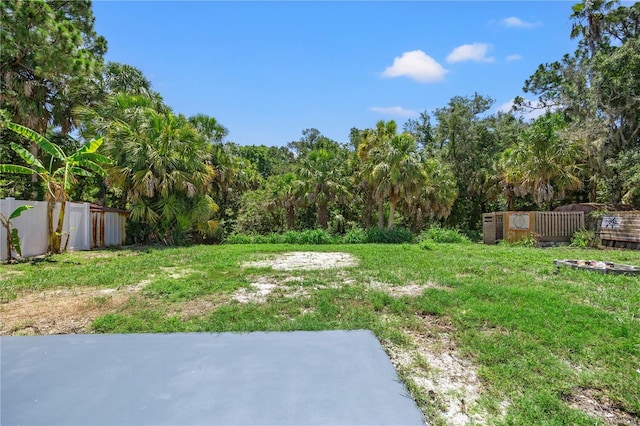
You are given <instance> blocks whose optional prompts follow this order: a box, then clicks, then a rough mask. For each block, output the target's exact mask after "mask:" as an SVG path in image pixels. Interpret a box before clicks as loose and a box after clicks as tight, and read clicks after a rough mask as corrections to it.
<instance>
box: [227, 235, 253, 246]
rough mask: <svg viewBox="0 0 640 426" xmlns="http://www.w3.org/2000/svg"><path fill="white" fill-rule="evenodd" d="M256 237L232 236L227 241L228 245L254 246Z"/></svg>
mask: <svg viewBox="0 0 640 426" xmlns="http://www.w3.org/2000/svg"><path fill="white" fill-rule="evenodd" d="M254 240H255V236H253V235H247V234H231V235H229V236H227V238H226V239H225V243H227V244H253V242H254Z"/></svg>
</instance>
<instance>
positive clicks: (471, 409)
mask: <svg viewBox="0 0 640 426" xmlns="http://www.w3.org/2000/svg"><path fill="white" fill-rule="evenodd" d="M421 323H422V324H421V326H420V328H419V330H415V329H406V328H405V329H404V330H403V331H404V333H405V334H406V335H407V337H408V338H409V339H410V341H411V345H409V347H408V348H405V347H399V346H396V345H393V344H386V345H385V346H386V347H387V350H388V352H389V356H390V358H391V361H392V362H393V364H394V365H395V366H396V368H398V369H399V370H402V371H404V372H406V373H407V374H408V376H409V380H411V381H413V383H414V384H415V385H416V386H417V387H418V388H419V389H421V391H422V392H423V393H424V394H426V395H429V399H430V400H431V402H432V404H434V407H432V409H428V408H425V407H423V409H424V411H425V412H427V413H436V414H435V415H436V416H437V417H438V419H429V421H430V422H431V421H434V420H435V421H436V422H435V423H437V421H442V422H444V423H445V424H448V425H467V424H486V423H487V419H488V418H489V417H490V416H489V414H488V413H486V412H484V411H482V410H481V409H480V408H479V407H478V406H477V404H476V402H477V400H478V398H479V397H480V394H481V393H482V390H483V387H482V383H481V382H480V379H479V378H478V374H477V368H476V367H475V366H474V365H473V363H472V362H471V361H470V360H468V359H466V358H464V357H462V356H461V355H460V354H459V353H458V349H457V345H456V344H455V342H454V340H453V339H452V338H451V333H452V332H453V327H452V326H451V324H450V323H449V322H448V321H447V320H445V319H443V318H441V317H435V316H424V317H422V318H421ZM506 407H507V404H506V403H505V404H504V406H503V407H502V408H503V409H504V410H505V411H506Z"/></svg>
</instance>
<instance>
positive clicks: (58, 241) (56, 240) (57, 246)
mask: <svg viewBox="0 0 640 426" xmlns="http://www.w3.org/2000/svg"><path fill="white" fill-rule="evenodd" d="M60 203H61V204H60V215H59V216H58V226H57V227H56V232H55V234H54V235H53V245H52V247H51V250H52V251H53V253H61V252H62V250H61V249H62V226H63V225H64V213H65V210H66V207H67V200H66V197H62V200H61V201H60ZM67 238H68V237H67Z"/></svg>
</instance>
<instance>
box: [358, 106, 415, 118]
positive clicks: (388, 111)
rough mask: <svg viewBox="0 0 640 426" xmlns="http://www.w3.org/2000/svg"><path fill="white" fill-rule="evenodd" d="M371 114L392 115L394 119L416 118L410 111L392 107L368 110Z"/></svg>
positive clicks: (413, 112)
mask: <svg viewBox="0 0 640 426" xmlns="http://www.w3.org/2000/svg"><path fill="white" fill-rule="evenodd" d="M369 109H370V110H371V111H373V112H377V113H380V114H384V115H393V116H396V117H417V116H418V113H417V112H415V111H413V110H411V109H405V108H402V107H400V106H392V107H371V108H369Z"/></svg>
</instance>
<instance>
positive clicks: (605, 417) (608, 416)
mask: <svg viewBox="0 0 640 426" xmlns="http://www.w3.org/2000/svg"><path fill="white" fill-rule="evenodd" d="M565 400H566V401H567V402H568V403H569V405H570V406H571V407H572V408H575V409H577V410H580V411H583V412H585V413H587V414H588V415H590V416H592V417H597V418H600V419H602V421H604V422H605V423H606V424H611V425H628V426H638V425H640V419H638V418H637V417H634V416H632V415H631V414H629V413H627V412H626V411H624V410H622V409H620V408H619V407H617V406H616V405H615V404H614V403H613V402H612V401H611V400H609V398H607V397H606V396H605V395H604V394H603V393H602V392H600V391H598V390H596V389H589V388H577V389H575V390H574V392H573V393H572V394H571V395H569V396H568V397H567V398H565Z"/></svg>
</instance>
